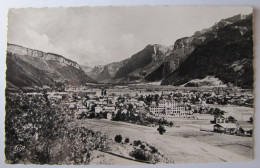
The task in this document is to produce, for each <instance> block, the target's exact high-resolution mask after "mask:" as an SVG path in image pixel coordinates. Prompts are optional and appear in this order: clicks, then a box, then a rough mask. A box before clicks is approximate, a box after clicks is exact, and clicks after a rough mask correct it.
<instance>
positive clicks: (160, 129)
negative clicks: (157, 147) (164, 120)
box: [157, 125, 166, 135]
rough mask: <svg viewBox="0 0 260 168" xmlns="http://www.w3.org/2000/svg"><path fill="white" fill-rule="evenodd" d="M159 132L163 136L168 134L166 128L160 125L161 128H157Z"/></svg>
mask: <svg viewBox="0 0 260 168" xmlns="http://www.w3.org/2000/svg"><path fill="white" fill-rule="evenodd" d="M157 131H158V132H159V133H160V134H161V135H163V134H164V133H165V132H166V129H165V128H164V126H162V125H160V126H159V128H157Z"/></svg>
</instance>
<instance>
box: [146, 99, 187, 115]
mask: <svg viewBox="0 0 260 168" xmlns="http://www.w3.org/2000/svg"><path fill="white" fill-rule="evenodd" d="M150 112H151V113H152V114H153V115H155V116H160V115H171V116H176V117H185V116H187V115H189V114H190V112H189V111H187V110H186V107H185V105H183V104H181V103H177V102H176V101H174V100H160V101H159V102H158V105H155V104H152V105H151V106H150Z"/></svg>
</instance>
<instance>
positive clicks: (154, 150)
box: [150, 146, 158, 153]
mask: <svg viewBox="0 0 260 168" xmlns="http://www.w3.org/2000/svg"><path fill="white" fill-rule="evenodd" d="M150 149H151V152H152V153H157V152H158V149H157V148H155V147H154V146H150Z"/></svg>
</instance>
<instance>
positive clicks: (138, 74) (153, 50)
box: [114, 44, 173, 82]
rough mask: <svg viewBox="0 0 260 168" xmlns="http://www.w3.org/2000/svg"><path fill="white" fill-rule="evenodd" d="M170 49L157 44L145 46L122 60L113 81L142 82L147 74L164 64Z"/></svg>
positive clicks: (170, 51)
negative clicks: (121, 64)
mask: <svg viewBox="0 0 260 168" xmlns="http://www.w3.org/2000/svg"><path fill="white" fill-rule="evenodd" d="M172 49H173V48H172V47H167V46H163V45H159V44H154V45H147V46H146V47H145V48H144V49H143V50H142V51H140V52H138V53H136V54H134V55H133V56H132V57H130V58H129V59H127V60H124V63H123V66H122V67H121V68H119V70H118V71H117V72H116V73H115V76H114V80H115V81H117V82H128V81H140V80H143V79H144V78H145V77H146V76H147V74H150V73H151V72H152V71H154V70H155V69H156V68H158V67H159V66H160V65H161V64H162V63H163V62H165V59H166V57H167V56H168V55H170V54H171V53H172Z"/></svg>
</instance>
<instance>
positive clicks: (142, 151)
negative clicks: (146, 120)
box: [129, 140, 162, 163]
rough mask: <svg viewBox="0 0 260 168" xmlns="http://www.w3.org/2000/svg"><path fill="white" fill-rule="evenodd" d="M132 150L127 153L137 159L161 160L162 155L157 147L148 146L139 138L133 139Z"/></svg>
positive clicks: (155, 161)
mask: <svg viewBox="0 0 260 168" xmlns="http://www.w3.org/2000/svg"><path fill="white" fill-rule="evenodd" d="M134 146H135V148H134V150H133V151H131V152H130V153H129V155H130V156H132V157H134V158H135V159H137V160H143V161H149V162H151V163H157V162H160V161H161V160H162V155H161V154H160V153H159V151H158V149H157V148H155V147H153V146H150V145H149V144H147V143H145V142H141V141H140V140H137V141H134Z"/></svg>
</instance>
